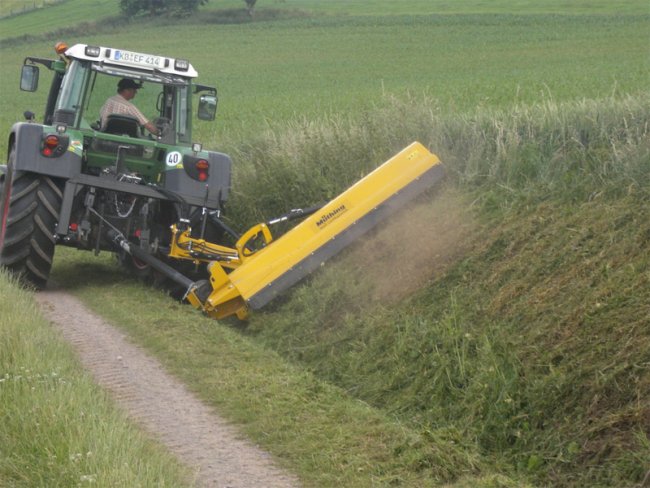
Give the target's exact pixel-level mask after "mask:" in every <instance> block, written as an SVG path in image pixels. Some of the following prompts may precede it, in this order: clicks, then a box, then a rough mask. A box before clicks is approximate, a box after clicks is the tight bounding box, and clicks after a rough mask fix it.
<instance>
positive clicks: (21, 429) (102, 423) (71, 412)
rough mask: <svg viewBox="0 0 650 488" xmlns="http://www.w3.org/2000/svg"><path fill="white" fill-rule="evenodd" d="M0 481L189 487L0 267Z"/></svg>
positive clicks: (5, 483)
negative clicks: (95, 382)
mask: <svg viewBox="0 0 650 488" xmlns="http://www.w3.org/2000/svg"><path fill="white" fill-rule="evenodd" d="M0 309H1V310H2V314H1V315H0V418H1V419H2V421H1V422H0V485H2V486H11V487H33V486H91V485H95V486H187V485H188V480H189V473H187V472H186V471H185V470H184V469H185V468H182V467H181V466H180V465H179V463H178V462H177V461H176V460H175V459H174V458H173V457H172V456H171V455H170V454H168V453H167V452H166V451H164V450H163V449H162V448H161V447H160V446H158V445H156V444H154V443H153V442H152V441H150V440H149V439H147V438H146V436H144V435H143V434H142V433H141V432H139V431H138V430H137V429H136V428H135V427H134V426H133V425H132V424H131V422H130V421H128V420H127V419H126V416H125V414H124V413H123V412H121V411H120V410H118V409H117V408H116V407H115V406H114V405H113V404H112V402H111V401H110V399H109V398H107V396H106V394H105V393H104V392H102V391H101V390H100V389H99V388H98V387H97V386H96V385H95V384H94V383H93V381H92V379H91V378H90V377H89V376H88V375H87V374H85V373H83V372H82V368H81V366H80V364H79V363H78V361H77V359H76V358H75V356H74V354H73V352H72V350H71V348H70V346H69V345H67V344H66V343H64V341H63V340H62V339H61V337H60V336H59V335H58V334H56V333H55V331H54V330H53V329H52V328H51V326H50V325H49V324H48V323H47V321H46V320H45V319H44V318H43V316H42V315H41V314H40V312H39V311H38V309H37V307H36V306H35V303H34V300H33V297H32V296H31V293H30V292H27V291H24V290H21V289H20V288H18V286H17V285H16V283H15V282H14V281H13V280H11V279H10V278H8V276H7V274H6V273H5V272H4V271H2V270H0Z"/></svg>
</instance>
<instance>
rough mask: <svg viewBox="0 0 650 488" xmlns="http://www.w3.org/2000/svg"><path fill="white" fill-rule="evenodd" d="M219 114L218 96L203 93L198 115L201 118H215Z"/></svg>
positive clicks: (200, 98)
mask: <svg viewBox="0 0 650 488" xmlns="http://www.w3.org/2000/svg"><path fill="white" fill-rule="evenodd" d="M216 115H217V96H216V95H201V96H200V97H199V110H198V113H197V117H198V118H199V119H200V120H214V119H215V117H216Z"/></svg>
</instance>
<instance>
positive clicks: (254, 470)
mask: <svg viewBox="0 0 650 488" xmlns="http://www.w3.org/2000/svg"><path fill="white" fill-rule="evenodd" d="M36 300H37V302H38V303H39V304H40V306H41V308H42V309H43V313H44V315H45V316H46V317H48V319H49V320H50V321H51V322H52V323H53V324H54V325H55V326H56V327H57V328H58V329H60V330H61V332H62V333H63V336H64V337H65V339H66V340H67V341H69V342H70V343H71V344H72V345H73V346H74V347H75V349H76V350H77V352H78V354H79V356H80V358H81V361H82V363H83V365H84V366H85V367H86V368H87V369H88V370H89V371H90V372H91V374H92V375H93V377H94V378H95V380H96V381H97V383H98V384H99V385H101V386H102V387H103V388H105V389H106V390H108V391H109V392H110V393H111V394H112V396H113V397H114V399H115V401H116V402H117V404H118V405H120V406H121V407H122V408H124V409H125V410H126V411H127V412H128V414H129V416H130V417H132V418H133V419H135V421H136V422H138V423H139V424H140V425H141V426H142V428H143V429H145V430H146V431H148V432H150V433H151V434H153V435H154V437H156V438H157V439H159V440H160V441H161V442H162V443H163V444H165V445H166V446H167V447H168V448H169V450H170V451H171V452H173V453H174V454H175V455H176V456H178V458H179V459H180V460H181V461H182V462H184V463H185V464H187V465H188V466H190V467H191V468H192V469H193V470H194V472H195V479H196V485H197V486H208V487H224V488H226V487H228V488H239V487H242V488H244V487H245V488H249V487H251V488H253V487H254V488H257V487H265V488H266V487H268V488H272V487H278V488H284V487H294V486H298V481H297V480H296V479H295V478H294V477H293V476H291V475H288V474H286V473H283V472H282V471H280V470H279V469H278V468H277V467H275V466H274V465H273V461H272V459H271V458H270V456H269V455H268V454H267V453H265V452H264V451H262V450H261V449H259V448H258V447H256V446H254V445H253V444H251V443H250V442H248V441H246V440H244V439H243V438H242V437H241V436H240V435H239V434H238V433H237V431H236V430H235V429H234V428H233V427H232V426H230V425H228V424H227V423H226V422H225V421H224V420H223V419H221V418H220V417H219V416H218V415H216V414H215V412H214V411H213V410H211V409H210V408H208V407H207V406H205V405H204V404H203V403H201V402H200V401H199V400H198V399H197V398H196V397H195V396H194V395H193V394H192V393H190V392H189V391H188V390H187V389H186V388H185V387H184V386H183V384H182V383H180V382H179V381H178V380H177V379H176V378H174V377H172V376H170V375H169V374H167V373H166V372H165V371H164V369H163V367H162V366H161V364H160V363H159V362H158V361H157V360H156V359H153V358H152V357H150V356H148V355H147V354H145V353H144V352H143V351H142V350H141V349H140V348H138V347H136V346H134V345H133V344H130V343H129V342H128V341H127V340H126V339H125V335H124V334H123V333H122V332H120V331H119V330H117V329H115V328H114V327H113V326H111V325H110V324H108V323H107V322H106V321H104V320H103V319H102V318H100V317H98V316H97V315H95V314H93V313H92V312H91V311H90V310H88V309H87V308H86V307H85V306H84V305H83V304H82V303H81V302H80V301H79V300H77V299H76V298H74V297H72V296H70V295H68V294H66V293H65V292H63V291H60V290H57V289H56V288H51V289H48V290H46V291H42V292H40V293H37V294H36Z"/></svg>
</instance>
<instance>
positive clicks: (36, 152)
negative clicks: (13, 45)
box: [0, 43, 232, 288]
mask: <svg viewBox="0 0 650 488" xmlns="http://www.w3.org/2000/svg"><path fill="white" fill-rule="evenodd" d="M55 50H56V53H57V55H58V56H57V57H56V58H55V59H42V58H36V57H27V58H26V59H25V61H24V64H23V67H22V71H21V79H20V88H21V90H24V91H28V92H34V91H36V90H37V87H38V82H39V74H40V71H39V68H46V69H47V70H49V71H51V72H52V81H51V84H50V87H49V94H48V98H47V102H46V107H45V113H44V115H43V119H42V123H37V122H36V121H35V117H34V114H33V113H32V112H25V118H26V121H24V122H18V123H16V124H14V126H13V127H12V129H11V133H10V134H9V140H8V157H7V164H6V165H2V166H0V171H1V172H2V175H1V176H0V188H1V192H0V218H1V219H2V220H1V221H0V264H1V265H2V266H4V267H5V268H7V269H9V270H10V271H12V272H13V273H14V274H17V275H19V276H20V277H21V278H22V279H23V280H24V281H25V282H28V283H30V284H32V285H33V286H34V287H36V288H43V287H44V286H45V284H46V282H47V280H48V277H49V274H50V268H51V266H52V259H53V256H54V249H55V245H64V246H71V247H75V248H78V249H87V250H92V251H94V252H96V253H98V252H99V251H101V250H109V251H115V247H114V244H113V243H112V242H111V241H110V240H108V239H106V232H107V231H109V230H112V231H115V232H118V233H119V234H120V235H123V236H125V237H126V238H127V239H128V240H129V241H130V242H131V243H136V244H137V246H138V247H140V248H141V249H142V250H143V251H144V252H146V253H148V254H152V255H156V256H159V257H161V258H164V256H165V255H166V252H167V249H168V248H169V246H170V239H171V234H170V232H169V227H170V225H172V224H174V223H176V222H179V221H181V222H187V223H188V224H191V225H192V228H193V229H195V230H194V232H193V236H194V237H197V238H209V239H213V240H214V239H217V238H218V237H219V236H220V235H221V234H223V229H222V228H221V227H220V225H219V224H220V223H222V221H221V220H220V219H219V215H220V214H221V211H222V207H223V205H224V203H225V202H226V200H227V199H228V193H229V190H230V176H231V165H232V163H231V160H230V158H229V157H228V156H226V155H225V154H222V153H219V152H215V151H207V150H204V149H203V148H202V146H201V144H199V143H196V142H194V141H193V139H192V119H193V117H192V115H193V110H194V107H195V106H196V109H197V112H196V113H197V117H198V119H199V120H205V121H212V120H214V119H215V115H216V109H217V90H216V88H214V87H210V86H205V85H201V84H198V83H196V78H197V72H196V70H195V69H194V67H193V66H192V65H191V64H190V63H189V62H188V61H187V60H184V59H177V58H172V57H165V56H154V55H148V54H143V53H137V52H133V51H126V50H123V49H114V48H108V47H101V46H90V45H85V44H76V45H74V46H72V47H68V46H66V45H65V44H63V43H58V44H57V45H56V47H55ZM121 79H128V80H133V82H134V83H138V84H139V86H141V89H140V90H139V98H138V100H136V103H137V104H138V106H140V107H142V109H143V111H145V112H146V111H152V112H153V113H154V114H155V116H154V117H152V119H151V120H152V123H153V124H155V126H156V128H157V131H156V133H157V135H155V136H154V135H151V134H145V131H144V129H143V127H142V125H141V123H140V121H138V120H137V119H135V118H133V117H131V116H128V115H123V114H112V115H109V116H108V117H107V119H108V120H107V121H106V124H105V126H103V127H102V125H101V123H100V120H99V117H100V110H101V107H102V106H103V104H104V102H105V101H106V100H107V98H109V97H110V96H112V95H115V92H116V86H117V85H118V84H119V80H121ZM140 97H141V98H140ZM118 255H119V256H120V260H121V262H122V263H123V264H124V265H125V266H127V267H129V268H131V269H132V270H133V271H134V272H135V273H136V274H139V275H146V274H149V273H150V272H151V267H150V266H149V265H148V264H147V263H145V262H143V261H142V260H139V259H137V258H134V257H132V256H127V255H125V254H124V253H123V252H118Z"/></svg>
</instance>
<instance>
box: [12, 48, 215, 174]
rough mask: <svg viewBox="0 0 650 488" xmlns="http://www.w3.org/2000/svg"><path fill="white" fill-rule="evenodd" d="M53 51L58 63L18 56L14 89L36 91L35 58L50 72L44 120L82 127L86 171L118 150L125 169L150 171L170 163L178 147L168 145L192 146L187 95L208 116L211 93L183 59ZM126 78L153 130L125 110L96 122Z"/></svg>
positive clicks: (115, 52)
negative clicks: (18, 79)
mask: <svg viewBox="0 0 650 488" xmlns="http://www.w3.org/2000/svg"><path fill="white" fill-rule="evenodd" d="M56 50H57V53H58V54H59V55H60V60H59V61H50V60H41V59H37V58H27V59H26V60H25V65H24V66H23V73H22V78H21V88H22V89H24V90H28V91H34V90H36V87H37V83H38V67H37V66H36V64H38V63H40V64H45V65H46V66H47V67H48V68H50V69H52V70H53V71H54V73H55V78H54V80H53V83H52V87H51V89H50V95H49V99H48V104H47V107H46V113H45V117H44V119H45V123H46V124H48V123H50V124H51V125H53V126H56V125H58V124H63V125H65V126H66V128H68V129H78V130H80V131H81V132H82V133H83V135H84V139H83V148H84V151H85V154H86V169H87V171H88V172H90V173H94V172H98V171H100V170H101V169H103V168H105V167H106V166H109V165H111V164H112V163H113V162H114V161H115V160H116V157H117V156H118V152H119V151H123V152H124V154H123V155H122V157H123V158H124V161H123V164H124V166H125V167H126V168H129V169H130V171H132V172H135V173H138V174H139V175H143V176H145V177H147V176H149V177H154V176H155V175H157V174H158V173H160V172H161V171H163V170H164V169H165V165H166V164H169V161H166V157H167V155H168V154H169V153H170V152H176V153H177V154H178V153H179V152H178V151H170V146H184V147H187V148H189V147H191V146H192V142H193V141H192V114H193V107H192V98H193V96H194V97H198V104H197V105H198V107H197V117H198V118H199V119H200V120H214V118H215V115H216V108H217V91H216V89H215V88H213V87H209V86H203V85H199V84H196V83H194V80H195V78H196V77H197V76H198V74H197V72H196V70H195V69H194V68H193V67H192V65H191V64H190V63H189V62H188V61H186V60H183V59H175V58H169V57H164V56H157V55H149V54H142V53H137V52H133V51H125V50H121V49H114V48H108V47H100V46H90V45H86V44H76V45H74V46H72V47H70V48H68V47H67V46H65V45H61V44H59V45H57V48H56ZM44 61H47V62H44ZM125 79H126V80H132V82H133V83H135V84H137V86H138V87H139V88H138V89H137V96H135V97H134V98H133V99H132V100H131V101H130V102H131V103H133V104H134V105H135V106H136V107H137V108H138V109H139V110H140V112H141V113H142V114H143V115H144V116H145V118H146V119H147V120H148V121H149V122H151V123H152V124H153V125H154V126H155V128H156V129H157V130H156V135H153V134H151V133H149V132H148V131H146V130H145V129H144V127H143V125H142V123H141V121H138V120H137V119H135V118H133V117H129V116H128V115H125V114H120V113H115V114H110V116H108V117H105V119H106V120H101V117H100V112H101V110H102V107H103V106H104V104H105V103H106V101H107V100H108V99H109V98H111V97H113V96H115V95H116V94H117V87H118V84H119V82H120V80H125ZM183 153H184V151H180V154H181V155H182V154H183ZM178 162H180V158H179V161H178Z"/></svg>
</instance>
